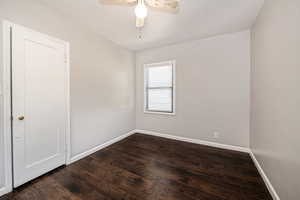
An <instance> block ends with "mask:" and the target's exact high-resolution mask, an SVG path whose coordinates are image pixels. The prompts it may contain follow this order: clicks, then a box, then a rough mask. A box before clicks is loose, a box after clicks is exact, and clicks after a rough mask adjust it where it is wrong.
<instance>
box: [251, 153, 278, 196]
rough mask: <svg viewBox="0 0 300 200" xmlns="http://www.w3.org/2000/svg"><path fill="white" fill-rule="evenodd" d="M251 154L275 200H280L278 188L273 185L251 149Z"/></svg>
mask: <svg viewBox="0 0 300 200" xmlns="http://www.w3.org/2000/svg"><path fill="white" fill-rule="evenodd" d="M250 156H251V158H252V160H253V162H254V164H255V166H256V168H257V170H258V172H259V173H260V175H261V177H262V178H263V180H264V182H265V184H266V186H267V188H268V190H269V192H270V194H271V195H272V197H273V199H274V200H280V198H279V196H278V194H277V192H276V190H275V189H274V187H273V185H272V184H271V182H270V180H269V178H268V177H267V175H266V173H265V172H264V170H263V169H262V167H261V165H260V164H259V162H258V160H257V159H256V157H255V155H254V153H253V152H252V151H251V150H250Z"/></svg>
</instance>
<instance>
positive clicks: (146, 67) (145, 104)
mask: <svg viewBox="0 0 300 200" xmlns="http://www.w3.org/2000/svg"><path fill="white" fill-rule="evenodd" d="M162 65H172V85H173V87H172V112H164V111H152V110H148V109H147V105H148V102H147V101H148V98H147V96H148V91H147V85H148V70H147V69H148V68H150V67H160V66H162ZM143 87H144V113H145V114H158V115H176V61H175V60H170V61H164V62H158V63H150V64H144V86H143Z"/></svg>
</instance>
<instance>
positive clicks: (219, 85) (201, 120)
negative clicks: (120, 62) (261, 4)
mask: <svg viewBox="0 0 300 200" xmlns="http://www.w3.org/2000/svg"><path fill="white" fill-rule="evenodd" d="M173 59H175V60H176V62H177V66H176V75H177V77H176V86H177V90H176V116H165V115H157V114H145V113H143V102H144V100H143V97H144V95H143V64H145V63H153V62H160V61H166V60H173ZM136 60H137V61H136V127H137V128H138V129H145V130H151V131H157V132H162V133H167V134H173V135H176V136H183V137H188V138H193V139H201V140H207V141H213V142H219V143H223V144H229V145H237V146H242V147H248V146H249V116H250V113H249V106H250V102H249V99H250V96H249V95H250V87H249V85H250V77H249V76H250V32H249V31H244V32H240V33H234V34H227V35H223V36H217V37H212V38H208V39H203V40H198V41H192V42H188V43H183V44H178V45H172V46H167V47H162V48H157V49H151V50H145V51H142V52H138V53H137V55H136ZM214 131H218V132H220V137H219V138H218V139H214V138H213V137H212V136H213V132H214Z"/></svg>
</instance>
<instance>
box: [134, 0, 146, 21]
mask: <svg viewBox="0 0 300 200" xmlns="http://www.w3.org/2000/svg"><path fill="white" fill-rule="evenodd" d="M134 12H135V16H136V17H137V18H140V19H144V18H146V17H147V15H148V9H147V7H146V5H145V4H144V1H143V0H139V1H138V4H137V6H136V7H135V10H134Z"/></svg>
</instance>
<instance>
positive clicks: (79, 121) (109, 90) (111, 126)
mask: <svg viewBox="0 0 300 200" xmlns="http://www.w3.org/2000/svg"><path fill="white" fill-rule="evenodd" d="M3 19H6V20H9V21H11V22H13V23H17V24H20V25H24V26H26V27H29V28H32V29H34V30H37V31H39V32H42V33H46V34H49V35H51V36H53V37H58V38H60V39H63V40H66V41H69V42H70V45H71V46H70V48H71V132H72V155H73V156H74V155H77V154H79V153H81V152H83V151H86V150H88V149H90V148H92V147H95V146H97V145H99V144H102V143H104V142H106V141H108V140H110V139H112V138H115V137H117V136H119V135H121V134H124V133H127V132H129V131H131V130H133V129H134V128H135V120H134V118H135V106H134V105H135V103H134V102H135V98H134V96H135V94H134V87H135V86H134V84H135V81H134V73H135V72H134V70H135V69H134V66H135V56H134V54H133V53H132V52H129V51H127V50H125V49H122V48H120V47H119V46H116V45H115V44H113V43H111V42H110V41H107V40H105V39H102V38H98V37H97V36H96V35H95V34H93V33H91V32H89V31H88V30H86V28H85V27H84V26H81V25H80V24H78V23H77V22H73V21H72V20H69V19H68V18H67V17H66V16H63V15H61V14H60V13H59V12H57V11H55V10H51V9H49V8H47V7H45V6H43V5H42V4H40V3H39V1H35V0H26V1H24V0H0V20H3ZM0 38H1V39H0V42H2V41H1V40H2V28H0ZM0 55H1V57H0V58H2V45H1V48H0ZM0 70H1V71H0V77H1V79H2V73H1V72H2V59H1V60H0ZM2 111H3V105H2V96H1V98H0V113H1V118H2V113H3V112H2ZM0 125H1V132H0V133H1V134H0V142H2V138H3V130H2V127H3V125H2V120H1V124H0ZM0 147H1V148H0V161H1V162H0V188H1V185H3V181H4V180H3V161H2V159H3V148H2V147H3V145H2V143H1V146H0Z"/></svg>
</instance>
